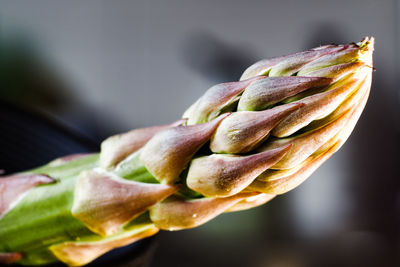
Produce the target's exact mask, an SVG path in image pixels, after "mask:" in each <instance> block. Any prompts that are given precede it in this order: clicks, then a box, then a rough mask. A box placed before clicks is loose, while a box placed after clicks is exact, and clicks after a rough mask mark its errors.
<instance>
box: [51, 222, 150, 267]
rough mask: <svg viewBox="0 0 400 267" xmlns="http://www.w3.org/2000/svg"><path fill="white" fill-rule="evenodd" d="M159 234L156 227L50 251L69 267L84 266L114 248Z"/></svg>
mask: <svg viewBox="0 0 400 267" xmlns="http://www.w3.org/2000/svg"><path fill="white" fill-rule="evenodd" d="M157 232H158V229H157V228H156V227H150V228H149V229H147V230H144V231H142V232H135V231H133V233H131V232H127V233H125V234H124V235H116V236H115V237H114V236H112V237H109V238H106V239H103V240H99V241H92V242H90V241H87V242H85V241H77V242H65V243H61V244H56V245H52V246H50V248H49V249H50V251H51V252H52V253H53V254H54V256H56V257H57V258H58V259H59V260H60V261H62V262H64V263H65V264H67V265H68V266H82V265H85V264H87V263H89V262H91V261H93V260H94V259H96V258H98V257H100V256H101V255H103V254H104V253H106V252H108V251H110V250H112V249H114V248H118V247H122V246H126V245H128V244H131V243H133V242H135V241H137V240H140V239H143V238H146V237H149V236H152V235H154V234H156V233H157Z"/></svg>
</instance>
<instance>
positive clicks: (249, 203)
mask: <svg viewBox="0 0 400 267" xmlns="http://www.w3.org/2000/svg"><path fill="white" fill-rule="evenodd" d="M274 197H275V195H270V194H264V193H262V194H258V195H255V196H251V197H248V198H245V199H243V200H242V201H240V202H238V203H236V204H235V205H233V206H232V207H230V208H229V209H228V210H226V212H234V211H241V210H247V209H251V208H255V207H258V206H261V205H263V204H265V203H267V202H268V201H270V200H272V199H273V198H274Z"/></svg>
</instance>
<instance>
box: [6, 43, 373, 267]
mask: <svg viewBox="0 0 400 267" xmlns="http://www.w3.org/2000/svg"><path fill="white" fill-rule="evenodd" d="M373 41H374V40H373V38H364V39H363V40H362V41H361V42H360V43H358V44H354V43H353V44H346V45H326V46H321V47H317V48H314V49H311V50H308V51H305V52H300V53H296V54H293V55H288V56H283V57H278V58H273V59H267V60H261V61H259V62H257V63H255V64H254V65H252V66H250V67H249V68H248V69H247V70H246V71H245V72H244V73H243V75H242V77H241V79H240V81H237V82H229V83H222V84H218V85H215V86H213V87H211V88H210V89H209V90H208V91H206V92H205V94H204V95H203V96H202V97H200V99H198V100H197V101H196V102H195V103H194V104H193V105H192V106H191V107H190V108H189V109H188V110H187V111H186V112H185V113H184V115H183V119H182V120H178V121H176V122H174V123H171V124H166V125H160V126H154V127H149V128H143V129H136V130H132V131H130V132H127V133H123V134H120V135H116V136H112V137H110V138H108V139H106V140H105V141H104V142H103V143H102V145H101V152H100V153H99V154H90V155H89V154H87V155H72V156H67V157H64V158H60V159H56V160H54V161H52V162H50V163H49V164H47V165H45V166H43V167H40V168H37V169H34V170H30V171H26V172H23V173H18V174H15V175H11V176H7V177H3V178H2V179H0V194H1V195H0V262H4V263H14V262H16V263H20V264H26V265H39V264H45V263H50V262H54V261H62V262H64V263H66V264H68V265H71V266H80V265H84V264H87V263H89V262H91V261H92V260H94V259H95V258H97V257H99V256H100V255H102V254H104V253H106V252H107V251H109V250H111V249H113V248H116V247H120V246H124V245H127V244H129V243H132V242H134V241H136V240H138V239H141V238H145V237H148V236H151V235H153V234H155V233H157V231H158V230H159V229H162V230H180V229H187V228H192V227H196V226H199V225H201V224H203V223H205V222H207V221H209V220H211V219H212V218H214V217H216V216H217V215H219V214H221V213H224V212H231V211H238V210H243V209H248V208H252V207H255V206H258V205H261V204H264V203H266V202H267V201H269V200H271V199H272V198H273V197H274V196H275V195H279V194H283V193H286V192H288V191H289V190H291V189H293V188H295V187H296V186H298V185H299V184H300V183H302V182H303V181H304V180H305V179H307V178H308V177H309V176H310V175H311V174H312V173H313V172H314V171H315V170H316V169H317V168H318V167H319V166H320V165H321V164H322V163H323V162H324V161H325V160H327V159H328V158H329V157H330V156H331V155H332V154H333V153H335V152H336V151H337V150H338V149H339V148H340V146H342V145H343V143H344V142H345V141H346V139H347V138H348V137H349V135H350V133H351V131H352V130H353V128H354V126H355V124H356V122H357V120H358V118H359V117H360V115H361V112H362V110H363V108H364V106H365V104H366V102H367V99H368V95H369V90H370V85H371V75H372V69H373V68H372V52H373ZM3 167H7V166H3Z"/></svg>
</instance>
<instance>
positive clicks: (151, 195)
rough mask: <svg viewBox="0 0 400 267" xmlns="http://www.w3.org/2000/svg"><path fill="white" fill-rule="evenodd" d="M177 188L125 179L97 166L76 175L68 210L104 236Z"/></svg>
mask: <svg viewBox="0 0 400 267" xmlns="http://www.w3.org/2000/svg"><path fill="white" fill-rule="evenodd" d="M177 189H178V188H177V187H174V186H169V185H160V184H146V183H139V182H133V181H128V180H125V179H122V178H119V177H118V176H115V175H113V174H111V173H108V172H105V171H101V170H93V171H87V172H84V173H82V174H81V175H80V176H79V178H78V181H77V185H76V189H75V199H74V204H73V207H72V214H73V216H75V217H76V218H78V219H79V220H80V221H82V222H83V223H84V224H85V225H86V226H87V227H88V228H89V229H90V230H92V231H93V232H95V233H97V234H100V235H102V236H107V235H111V234H115V233H117V232H119V231H120V230H121V227H122V226H123V225H125V224H126V223H127V222H129V221H131V220H132V219H133V218H135V217H136V216H138V215H140V214H142V213H143V212H144V211H146V210H147V209H148V208H149V207H150V206H152V205H154V204H156V203H157V202H159V201H161V200H163V199H164V198H166V197H168V196H169V195H171V194H173V193H175V192H176V191H177Z"/></svg>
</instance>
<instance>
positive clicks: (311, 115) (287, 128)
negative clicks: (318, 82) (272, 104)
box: [272, 80, 360, 137]
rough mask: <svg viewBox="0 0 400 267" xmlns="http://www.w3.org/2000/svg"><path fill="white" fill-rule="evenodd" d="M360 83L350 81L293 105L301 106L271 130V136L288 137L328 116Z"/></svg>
mask: <svg viewBox="0 0 400 267" xmlns="http://www.w3.org/2000/svg"><path fill="white" fill-rule="evenodd" d="M359 84H360V82H359V81H358V80H350V81H348V82H347V83H346V84H345V85H343V86H340V87H338V88H334V86H333V88H329V89H328V91H326V92H322V93H319V94H315V95H312V96H309V97H306V98H303V99H301V100H298V101H296V102H294V103H301V104H303V106H302V107H301V108H299V109H297V110H296V111H294V112H292V113H291V114H289V115H288V116H287V117H286V118H284V119H283V120H282V121H281V122H279V124H278V125H277V126H276V127H275V128H274V129H273V131H272V135H274V136H277V137H286V136H289V135H291V134H293V133H295V132H297V131H298V130H300V129H301V128H303V127H304V126H306V125H308V124H309V123H311V122H312V121H314V120H318V119H321V118H324V117H326V116H328V115H329V114H330V113H331V112H333V111H334V110H335V109H336V108H337V107H338V106H339V105H340V104H341V103H342V102H343V101H344V100H345V99H346V97H347V96H348V95H349V94H350V93H351V92H352V91H354V90H356V88H357V85H359Z"/></svg>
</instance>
